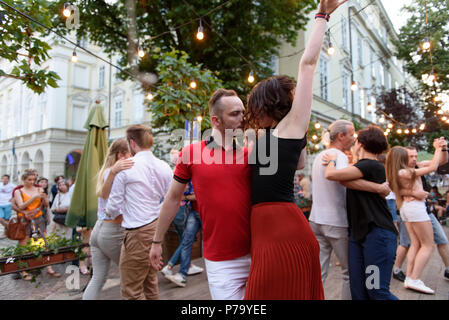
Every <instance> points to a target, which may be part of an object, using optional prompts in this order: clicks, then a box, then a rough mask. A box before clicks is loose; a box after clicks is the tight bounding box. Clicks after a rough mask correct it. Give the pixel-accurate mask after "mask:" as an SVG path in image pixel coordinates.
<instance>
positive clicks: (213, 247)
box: [174, 139, 251, 261]
mask: <svg viewBox="0 0 449 320" xmlns="http://www.w3.org/2000/svg"><path fill="white" fill-rule="evenodd" d="M174 179H175V180H177V181H178V182H180V183H187V182H189V180H192V183H193V188H194V190H195V196H196V199H197V201H196V202H197V205H198V212H199V214H200V217H201V221H202V225H203V254H204V257H205V258H206V259H208V260H211V261H225V260H232V259H236V258H239V257H242V256H245V255H247V254H249V252H250V240H251V236H250V223H249V216H250V211H251V190H250V187H251V184H250V179H251V169H250V166H249V165H248V149H247V148H238V147H236V148H235V149H231V150H228V151H225V150H224V148H222V147H220V146H218V145H217V144H216V143H215V142H213V140H212V139H211V140H209V141H207V142H206V141H201V142H198V143H194V144H191V145H189V146H186V147H184V148H183V149H182V151H181V153H180V155H179V158H178V163H177V165H176V168H175V173H174Z"/></svg>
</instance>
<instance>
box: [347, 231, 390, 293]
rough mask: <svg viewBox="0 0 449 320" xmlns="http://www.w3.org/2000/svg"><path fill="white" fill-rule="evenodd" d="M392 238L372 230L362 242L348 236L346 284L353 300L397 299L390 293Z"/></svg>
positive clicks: (385, 232) (384, 232)
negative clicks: (347, 281) (347, 273)
mask: <svg viewBox="0 0 449 320" xmlns="http://www.w3.org/2000/svg"><path fill="white" fill-rule="evenodd" d="M396 246H397V240H396V235H395V234H394V233H393V232H391V231H389V230H386V229H382V228H378V227H373V228H372V229H371V231H370V232H369V233H368V234H367V235H366V237H365V239H364V240H363V241H357V240H355V239H354V237H353V235H352V233H351V234H350V237H349V283H350V287H351V295H352V299H353V300H398V298H397V297H396V296H395V295H393V294H392V293H391V292H390V280H391V272H392V270H393V265H394V260H395V258H396Z"/></svg>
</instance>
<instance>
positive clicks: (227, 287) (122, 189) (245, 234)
mask: <svg viewBox="0 0 449 320" xmlns="http://www.w3.org/2000/svg"><path fill="white" fill-rule="evenodd" d="M344 2H345V1H336V0H321V1H320V5H319V12H318V13H317V14H316V16H315V23H314V25H313V27H312V32H311V37H310V40H309V43H308V44H307V46H306V49H305V51H304V54H303V56H302V58H301V61H300V64H299V73H298V84H297V85H295V83H294V81H293V80H291V79H290V78H288V77H285V76H275V77H271V78H269V79H266V80H264V81H261V82H260V83H259V84H257V85H256V86H255V87H254V88H253V89H252V91H251V92H250V94H249V96H248V100H247V109H246V110H245V107H244V104H243V102H242V100H241V99H240V98H239V96H238V95H237V93H236V92H235V91H233V90H228V89H219V90H217V91H216V92H214V93H213V95H212V96H211V98H210V100H209V113H210V120H211V124H212V132H211V135H210V137H208V138H207V139H205V140H203V141H199V142H196V143H193V144H190V145H187V146H185V147H184V148H182V150H172V152H171V157H172V161H173V162H174V163H175V167H174V170H173V169H172V168H171V167H170V165H169V164H168V163H166V162H164V161H162V160H161V159H158V158H157V157H156V156H155V155H154V154H153V153H152V151H151V149H152V146H153V136H152V133H151V131H150V129H149V128H148V127H146V126H144V125H133V126H131V127H129V128H128V129H127V130H126V137H125V138H124V139H118V140H116V141H114V142H113V143H112V144H111V146H110V147H109V149H108V153H107V156H106V160H105V162H104V164H103V167H102V168H101V170H100V172H99V174H98V177H97V189H96V192H97V196H98V219H97V222H96V224H95V227H94V228H93V230H92V233H91V237H90V248H91V255H92V267H93V275H92V279H91V280H90V282H89V285H88V286H87V288H86V290H85V292H84V294H83V299H86V300H88V299H98V298H99V295H100V292H101V289H102V287H103V285H104V283H105V281H106V279H107V276H108V272H109V268H110V264H111V262H114V263H115V264H117V265H118V266H119V270H120V290H121V296H122V298H123V299H127V300H137V299H142V300H143V299H147V300H154V299H158V298H159V285H158V271H160V272H161V273H162V274H163V275H164V277H165V278H166V279H167V280H169V281H171V282H173V283H174V284H176V285H178V286H180V287H184V286H186V284H187V278H188V275H192V274H196V273H200V272H202V271H203V269H202V268H200V267H198V266H195V265H193V264H192V263H191V252H192V244H193V242H194V240H195V236H196V234H197V233H198V231H199V230H200V229H201V230H202V246H203V247H202V248H203V250H202V252H203V257H204V262H205V269H206V273H207V281H208V286H209V291H210V295H211V297H212V299H220V300H241V299H247V300H261V299H263V300H272V299H284V300H290V299H301V300H302V299H308V300H322V299H324V298H325V292H324V286H323V283H324V282H325V281H326V278H327V275H328V272H329V264H330V260H331V255H332V253H333V252H334V253H335V255H336V257H337V259H338V262H339V265H340V267H341V273H342V289H341V298H342V299H348V300H349V299H353V300H369V299H375V300H397V297H396V296H395V295H393V294H392V293H391V292H390V280H391V277H392V276H393V278H395V279H398V280H400V281H403V282H404V287H405V288H407V289H411V290H415V291H419V292H423V293H428V294H432V293H434V291H433V290H432V289H431V288H429V287H427V286H426V285H425V284H424V283H423V282H422V281H421V279H420V277H421V275H422V272H423V269H424V267H425V266H426V263H427V262H428V260H429V258H430V254H431V253H432V250H433V248H434V243H436V244H437V246H438V250H439V253H440V255H441V257H442V259H443V262H444V264H445V267H446V269H445V274H444V276H445V277H446V278H449V255H448V253H449V245H448V240H447V237H446V236H445V233H444V230H443V229H442V227H441V224H440V223H439V221H438V218H440V219H441V218H443V217H444V215H445V207H444V206H445V204H443V203H442V201H441V195H439V193H438V190H437V189H433V190H430V188H429V189H428V184H427V182H426V180H425V178H424V177H425V176H426V175H427V174H429V173H431V172H434V171H436V169H437V167H438V166H439V165H441V164H444V163H446V162H447V161H448V154H447V151H448V150H447V142H446V141H445V139H444V138H440V139H435V141H434V143H433V147H434V148H435V154H434V157H433V159H432V160H431V161H425V162H417V151H416V149H414V148H413V147H408V148H404V147H393V148H391V149H390V150H389V145H388V142H387V139H386V137H385V135H384V133H383V131H382V130H381V129H380V128H378V127H376V126H369V127H367V128H365V129H362V130H360V131H359V132H358V133H357V138H356V135H355V129H354V125H353V123H352V122H350V121H346V120H337V121H335V122H334V123H332V124H331V125H330V127H329V139H330V144H329V146H328V148H327V149H326V150H324V151H322V152H321V153H319V154H318V155H317V156H316V158H315V160H314V163H313V167H312V175H311V177H310V180H309V179H308V178H307V177H305V176H304V175H302V174H299V175H298V174H297V172H298V170H301V169H303V168H304V166H305V157H306V154H305V146H306V144H307V129H308V127H309V122H310V116H311V109H312V99H313V92H312V84H313V77H314V73H315V69H316V66H317V62H318V59H319V57H320V52H321V47H322V43H323V38H324V35H325V32H326V28H327V26H326V23H327V21H329V17H330V15H331V14H332V13H333V12H334V11H335V10H336V9H337V8H338V7H339V6H340V5H342V4H343V3H344ZM244 129H252V131H251V132H253V133H255V135H253V136H252V135H249V136H245V139H244V141H245V142H244V143H243V144H241V143H239V142H238V141H237V140H236V139H235V135H236V133H237V132H242V131H243V130H244ZM230 133H231V134H230ZM348 155H350V157H348ZM267 159H268V162H267ZM273 167H274V168H275V170H274V171H273V172H272V171H270V169H272V168H273ZM36 178H37V174H36V173H32V172H28V171H27V172H25V173H24V175H23V177H22V180H23V186H22V189H15V190H17V191H15V192H14V191H12V189H13V188H14V186H11V185H9V184H8V181H7V180H6V177H4V181H3V186H2V187H3V189H2V188H0V192H1V193H2V195H3V192H5V193H6V191H7V192H8V193H10V192H11V191H12V192H13V193H14V197H13V200H12V203H11V205H12V209H14V210H16V211H18V212H20V214H22V215H24V216H25V217H27V219H31V220H32V221H34V224H33V225H34V226H36V227H37V228H38V229H40V230H46V229H47V230H51V231H54V232H58V233H60V234H61V235H63V236H66V237H68V236H70V233H71V231H72V230H71V229H70V228H65V227H64V226H62V225H61V224H58V222H57V220H58V215H64V213H65V212H66V211H67V203H70V191H69V190H70V189H69V186H68V185H67V183H66V182H65V180H62V179H61V180H59V179H58V180H57V182H56V183H57V186H56V188H57V192H55V193H56V194H55V195H54V196H53V199H52V204H49V203H48V198H47V193H46V192H48V180H46V179H42V180H39V185H35V183H36ZM58 178H59V177H58ZM295 185H296V187H295ZM3 190H6V191H3ZM427 190H428V191H429V192H428V191H427ZM55 191H56V190H55ZM52 193H53V188H52ZM1 199H3V200H5V199H6V197H4V198H0V200H1ZM299 199H300V201H299ZM3 202H5V201H3ZM3 202H2V203H0V209H1V210H2V211H1V212H2V215H3V216H4V217H6V216H7V214H8V212H10V211H8V208H4V205H3ZM44 208H50V209H47V210H46V211H45V210H44ZM302 209H303V210H302ZM45 212H47V214H46V215H45ZM49 212H50V213H51V216H52V218H50V219H48V218H46V217H48V213H49ZM398 212H399V214H398ZM434 213H436V215H437V216H436V217H435V215H434ZM437 217H438V218H437ZM47 222H52V223H53V225H51V224H50V226H48V227H47ZM171 224H173V225H174V228H175V230H176V232H177V234H178V237H179V246H178V248H177V249H176V251H175V252H174V253H173V255H172V256H171V257H170V260H169V261H168V262H167V263H165V262H164V261H163V259H162V242H163V241H164V239H165V234H166V232H167V230H168V229H169V227H170V225H171ZM32 232H33V231H32V230H31V229H30V230H29V233H30V235H31V234H32ZM398 238H399V239H398ZM398 240H399V246H398V245H397V244H398ZM405 258H406V260H407V264H406V272H405V274H404V272H403V271H402V264H403V262H404V259H405ZM178 263H179V264H180V267H179V271H178V272H177V273H174V271H173V270H174V266H175V265H176V264H178ZM47 272H48V271H47ZM49 273H50V274H51V270H50V272H49ZM371 274H375V275H376V276H377V280H376V281H374V283H370V281H369V280H370V279H371V278H370V276H371Z"/></svg>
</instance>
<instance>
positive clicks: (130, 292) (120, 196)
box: [106, 125, 173, 300]
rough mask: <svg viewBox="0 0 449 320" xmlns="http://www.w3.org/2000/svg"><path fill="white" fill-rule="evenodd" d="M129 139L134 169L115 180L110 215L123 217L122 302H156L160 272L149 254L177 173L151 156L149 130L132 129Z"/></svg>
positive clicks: (111, 195) (129, 129)
mask: <svg viewBox="0 0 449 320" xmlns="http://www.w3.org/2000/svg"><path fill="white" fill-rule="evenodd" d="M126 139H127V140H128V143H129V147H130V150H131V153H132V154H133V155H134V157H133V158H132V160H133V161H134V166H133V167H132V168H130V169H128V170H123V171H121V172H120V173H118V174H117V175H116V176H115V179H114V184H113V186H112V190H111V193H110V196H109V200H108V204H107V206H106V214H107V215H108V216H110V217H111V218H112V219H114V218H116V217H117V216H119V215H120V214H123V222H122V227H124V228H125V237H124V240H123V245H122V251H121V253H120V282H121V294H122V298H123V299H126V300H145V299H146V300H156V299H158V298H159V292H158V283H157V270H156V269H154V268H153V267H152V266H151V263H150V259H149V252H150V249H151V243H152V241H153V236H154V232H155V231H156V220H157V219H158V217H159V211H160V209H161V206H162V199H163V198H164V196H165V194H166V193H167V191H168V188H169V186H170V183H171V180H172V177H173V173H172V170H171V169H170V167H169V165H168V164H167V163H165V162H164V161H162V160H160V159H158V158H156V157H155V156H154V155H153V153H152V152H151V150H150V148H151V147H152V145H153V136H152V134H151V131H150V129H149V128H148V127H146V126H144V125H135V126H132V127H129V128H128V129H127V130H126Z"/></svg>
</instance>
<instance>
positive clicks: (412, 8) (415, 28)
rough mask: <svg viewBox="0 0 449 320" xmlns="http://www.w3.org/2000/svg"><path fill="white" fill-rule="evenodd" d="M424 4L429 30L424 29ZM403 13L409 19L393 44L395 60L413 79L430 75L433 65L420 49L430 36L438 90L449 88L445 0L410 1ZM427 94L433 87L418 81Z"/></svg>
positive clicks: (447, 4) (447, 8) (448, 11)
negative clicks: (406, 13) (403, 64)
mask: <svg viewBox="0 0 449 320" xmlns="http://www.w3.org/2000/svg"><path fill="white" fill-rule="evenodd" d="M426 2H427V12H428V18H427V21H428V28H427V29H426V23H425V22H426V10H425V3H426ZM403 10H405V11H407V12H409V13H410V14H411V17H410V18H409V20H408V21H407V24H406V25H405V26H403V27H402V28H401V29H400V34H399V40H398V41H394V44H395V45H396V47H397V49H398V50H397V57H398V58H400V59H401V60H403V61H404V62H405V68H406V70H407V71H408V72H409V73H410V74H411V75H413V76H414V77H415V78H416V79H418V80H421V79H422V75H424V74H430V72H431V71H432V65H431V62H430V52H428V51H425V50H423V48H422V43H423V41H424V39H425V38H426V37H427V34H429V40H430V42H431V53H432V60H433V66H434V71H435V74H436V76H437V81H438V82H439V83H440V88H439V90H448V89H449V79H448V76H449V51H448V50H447V48H448V46H449V32H448V30H449V29H448V28H449V1H447V0H413V2H412V3H411V4H410V5H409V6H405V7H404V8H403ZM420 84H421V86H422V87H423V89H424V90H426V91H435V89H436V88H435V87H433V86H429V85H427V84H425V83H424V82H420Z"/></svg>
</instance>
